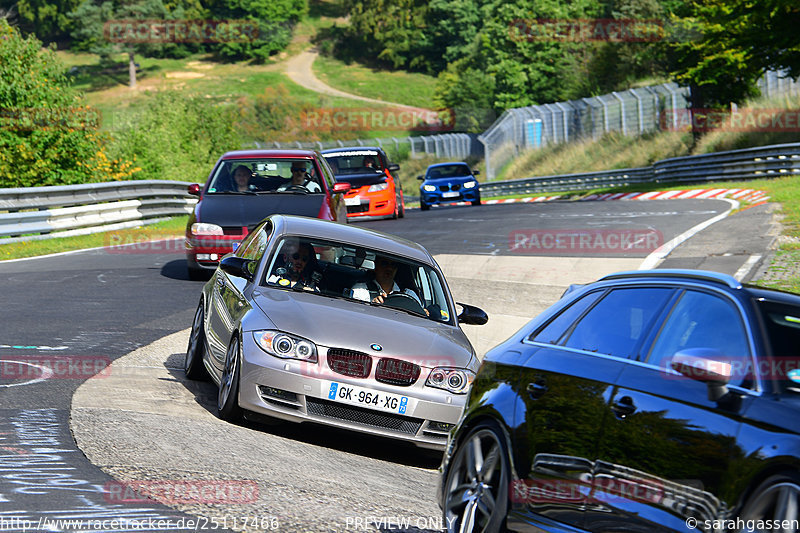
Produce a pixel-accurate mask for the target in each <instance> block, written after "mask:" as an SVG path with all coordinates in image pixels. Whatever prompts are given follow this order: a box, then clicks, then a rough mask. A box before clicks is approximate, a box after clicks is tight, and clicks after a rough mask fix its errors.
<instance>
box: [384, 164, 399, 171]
mask: <svg viewBox="0 0 800 533" xmlns="http://www.w3.org/2000/svg"><path fill="white" fill-rule="evenodd" d="M386 170H388V171H389V172H394V171H396V170H400V165H398V164H397V163H392V164H391V165H389V166H388V167H386Z"/></svg>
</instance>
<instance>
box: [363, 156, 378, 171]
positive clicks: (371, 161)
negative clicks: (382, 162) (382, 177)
mask: <svg viewBox="0 0 800 533" xmlns="http://www.w3.org/2000/svg"><path fill="white" fill-rule="evenodd" d="M364 166H365V167H367V168H374V169H375V170H377V169H378V165H377V163H375V158H374V157H372V156H371V155H368V156H365V157H364Z"/></svg>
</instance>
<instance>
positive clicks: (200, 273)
mask: <svg viewBox="0 0 800 533" xmlns="http://www.w3.org/2000/svg"><path fill="white" fill-rule="evenodd" d="M188 272H189V279H190V280H192V281H208V278H210V277H211V276H210V272H209V271H206V270H203V269H202V268H189V271H188Z"/></svg>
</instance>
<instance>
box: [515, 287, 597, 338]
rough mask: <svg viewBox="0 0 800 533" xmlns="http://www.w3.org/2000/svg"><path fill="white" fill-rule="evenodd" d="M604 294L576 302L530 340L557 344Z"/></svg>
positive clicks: (593, 294) (590, 294)
mask: <svg viewBox="0 0 800 533" xmlns="http://www.w3.org/2000/svg"><path fill="white" fill-rule="evenodd" d="M602 294H603V291H595V292H592V293H589V294H587V295H586V296H584V297H583V298H581V299H579V300H578V301H576V302H574V303H573V304H572V305H570V306H569V307H567V308H566V309H565V310H563V311H562V312H561V314H560V315H558V316H557V317H555V318H554V319H553V320H551V321H550V323H549V324H547V325H546V326H545V327H544V328H543V329H541V330H539V333H536V334H535V335H536V336H535V337H534V336H531V338H530V340H533V341H536V342H544V343H547V344H557V343H558V341H559V339H561V337H562V336H563V335H564V333H565V332H566V331H567V330H568V329H569V328H570V326H572V324H573V323H574V322H575V321H576V320H577V319H578V318H579V317H580V316H581V315H582V314H583V313H584V311H586V310H587V309H588V308H589V307H591V305H592V304H593V303H595V302H596V301H597V300H598V298H600V296H602Z"/></svg>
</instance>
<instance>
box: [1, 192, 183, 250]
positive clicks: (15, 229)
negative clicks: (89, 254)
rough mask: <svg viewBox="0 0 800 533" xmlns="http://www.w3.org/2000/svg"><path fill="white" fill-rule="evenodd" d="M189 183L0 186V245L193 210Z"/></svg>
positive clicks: (132, 223) (120, 226) (136, 223)
mask: <svg viewBox="0 0 800 533" xmlns="http://www.w3.org/2000/svg"><path fill="white" fill-rule="evenodd" d="M189 185H190V183H188V182H182V181H159V180H141V181H118V182H111V183H89V184H85V185H62V186H56V187H25V188H18V189H0V244H3V243H10V242H16V241H26V240H37V239H49V238H53V237H66V236H71V235H84V234H88V233H96V232H100V231H109V230H115V229H124V228H131V227H135V226H139V225H142V224H144V223H152V222H157V221H159V220H163V219H165V218H168V217H171V216H176V215H185V214H188V213H191V212H192V208H193V206H194V204H196V203H197V198H196V197H193V196H191V195H189V193H188V192H187V187H188V186H189Z"/></svg>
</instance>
